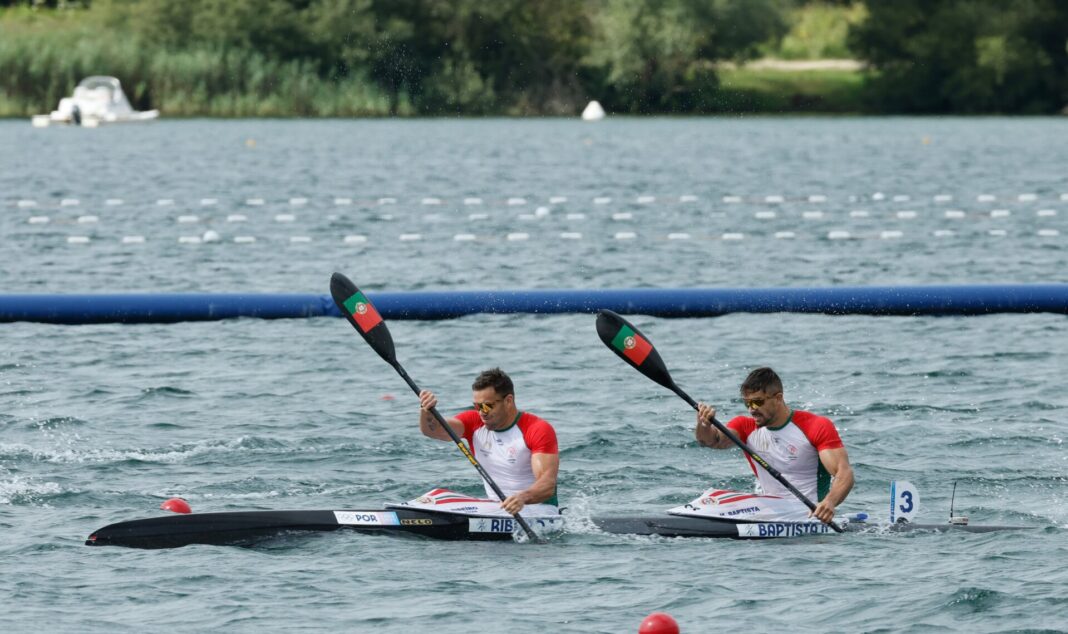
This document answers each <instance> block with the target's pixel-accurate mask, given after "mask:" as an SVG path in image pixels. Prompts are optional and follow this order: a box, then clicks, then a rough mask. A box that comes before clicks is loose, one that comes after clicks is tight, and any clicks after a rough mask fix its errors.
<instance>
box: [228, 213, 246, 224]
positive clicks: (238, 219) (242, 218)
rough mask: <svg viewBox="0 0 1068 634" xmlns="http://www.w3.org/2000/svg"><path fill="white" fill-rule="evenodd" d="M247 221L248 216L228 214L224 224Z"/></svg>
mask: <svg viewBox="0 0 1068 634" xmlns="http://www.w3.org/2000/svg"><path fill="white" fill-rule="evenodd" d="M246 220H248V216H246V215H245V214H230V215H228V216H227V217H226V222H245V221H246Z"/></svg>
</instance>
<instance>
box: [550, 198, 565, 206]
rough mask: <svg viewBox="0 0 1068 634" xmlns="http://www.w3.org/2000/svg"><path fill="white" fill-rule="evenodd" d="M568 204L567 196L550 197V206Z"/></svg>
mask: <svg viewBox="0 0 1068 634" xmlns="http://www.w3.org/2000/svg"><path fill="white" fill-rule="evenodd" d="M566 202H567V196H550V197H549V204H550V205H561V204H563V203H566Z"/></svg>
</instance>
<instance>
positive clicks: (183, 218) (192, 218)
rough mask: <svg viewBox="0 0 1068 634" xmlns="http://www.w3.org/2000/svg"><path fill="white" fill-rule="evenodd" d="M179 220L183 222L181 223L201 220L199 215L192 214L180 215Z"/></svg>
mask: <svg viewBox="0 0 1068 634" xmlns="http://www.w3.org/2000/svg"><path fill="white" fill-rule="evenodd" d="M178 222H181V223H191V222H200V218H199V217H197V216H192V215H190V216H178Z"/></svg>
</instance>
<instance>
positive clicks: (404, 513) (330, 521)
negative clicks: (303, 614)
mask: <svg viewBox="0 0 1068 634" xmlns="http://www.w3.org/2000/svg"><path fill="white" fill-rule="evenodd" d="M514 522H515V520H513V519H511V518H508V517H488V516H470V515H459V514H455V513H441V512H433V511H424V510H410V509H399V508H391V509H387V510H380V509H375V510H341V511H330V510H326V511H324V510H317V511H241V512H232V513H192V514H188V515H166V516H162V517H152V518H147V519H139V520H131V521H127V522H118V523H116V524H110V525H108V526H105V527H103V528H101V529H99V530H97V531H95V532H94V533H93V534H92V535H90V536H89V538H88V539H86V541H85V543H86V545H88V546H126V547H130V548H178V547H181V546H188V545H190V544H214V545H250V544H254V543H257V542H260V541H263V540H266V539H271V538H274V537H278V536H281V535H286V534H299V533H310V532H333V531H339V530H350V531H355V532H358V533H373V534H388V535H412V536H417V537H427V538H431V539H443V540H472V541H511V540H512V539H513V537H512V533H513V531H514V529H515V525H514ZM534 523H538V522H537V521H535V522H534ZM542 523H543V524H544V523H545V522H544V521H543V522H542Z"/></svg>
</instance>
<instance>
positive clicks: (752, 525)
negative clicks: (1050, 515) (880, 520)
mask: <svg viewBox="0 0 1068 634" xmlns="http://www.w3.org/2000/svg"><path fill="white" fill-rule="evenodd" d="M593 523H594V525H596V526H597V527H598V528H599V529H601V530H602V531H604V532H606V533H615V534H624V535H659V536H661V537H705V538H727V539H774V538H782V537H807V536H813V535H834V534H835V533H834V531H833V530H832V529H831V527H829V526H827V525H824V524H818V523H814V522H734V521H729V520H721V519H715V518H705V517H684V516H679V515H652V516H650V515H646V516H613V517H594V518H593ZM1031 528H1032V527H1028V526H992V525H988V526H982V525H967V524H912V523H906V522H901V523H897V524H874V523H867V522H849V523H847V524H845V526H844V530H845V532H847V533H864V532H872V533H881V532H886V533H910V532H938V533H949V532H960V533H991V532H997V531H1010V530H1029V529H1031Z"/></svg>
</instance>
